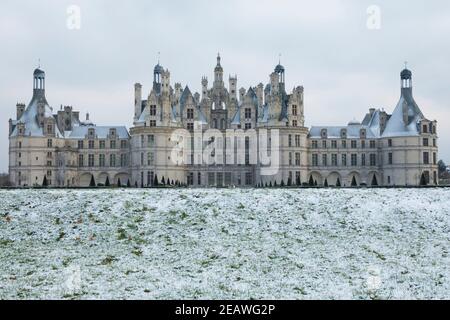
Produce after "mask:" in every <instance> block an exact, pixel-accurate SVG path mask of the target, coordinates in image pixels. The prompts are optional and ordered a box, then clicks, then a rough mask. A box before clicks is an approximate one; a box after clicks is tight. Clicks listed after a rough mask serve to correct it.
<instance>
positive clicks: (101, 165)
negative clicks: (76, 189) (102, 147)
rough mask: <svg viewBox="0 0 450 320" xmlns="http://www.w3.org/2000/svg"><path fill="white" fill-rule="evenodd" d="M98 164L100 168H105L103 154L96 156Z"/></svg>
mask: <svg viewBox="0 0 450 320" xmlns="http://www.w3.org/2000/svg"><path fill="white" fill-rule="evenodd" d="M98 164H99V166H100V167H106V165H105V155H104V154H100V155H99V156H98Z"/></svg>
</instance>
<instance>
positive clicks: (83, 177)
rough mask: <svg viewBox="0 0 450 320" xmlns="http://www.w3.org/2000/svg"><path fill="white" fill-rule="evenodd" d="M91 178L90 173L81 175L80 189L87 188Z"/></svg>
mask: <svg viewBox="0 0 450 320" xmlns="http://www.w3.org/2000/svg"><path fill="white" fill-rule="evenodd" d="M92 178H93V176H92V174H90V173H83V174H82V175H81V176H80V187H89V186H90V184H91V180H92Z"/></svg>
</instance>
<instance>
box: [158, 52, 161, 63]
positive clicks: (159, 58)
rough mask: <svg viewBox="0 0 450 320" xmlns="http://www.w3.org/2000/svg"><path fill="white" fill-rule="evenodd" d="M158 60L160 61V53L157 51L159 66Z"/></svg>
mask: <svg viewBox="0 0 450 320" xmlns="http://www.w3.org/2000/svg"><path fill="white" fill-rule="evenodd" d="M160 59H161V52H160V51H158V64H159V61H160Z"/></svg>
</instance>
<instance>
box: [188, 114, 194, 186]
mask: <svg viewBox="0 0 450 320" xmlns="http://www.w3.org/2000/svg"><path fill="white" fill-rule="evenodd" d="M187 119H188V120H194V109H191V108H189V109H187ZM193 183H194V178H192V184H193Z"/></svg>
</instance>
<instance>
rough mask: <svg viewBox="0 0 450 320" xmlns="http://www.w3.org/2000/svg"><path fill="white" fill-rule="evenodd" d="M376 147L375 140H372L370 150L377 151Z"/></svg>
mask: <svg viewBox="0 0 450 320" xmlns="http://www.w3.org/2000/svg"><path fill="white" fill-rule="evenodd" d="M376 147H377V146H376V143H375V140H370V149H375V148H376Z"/></svg>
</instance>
